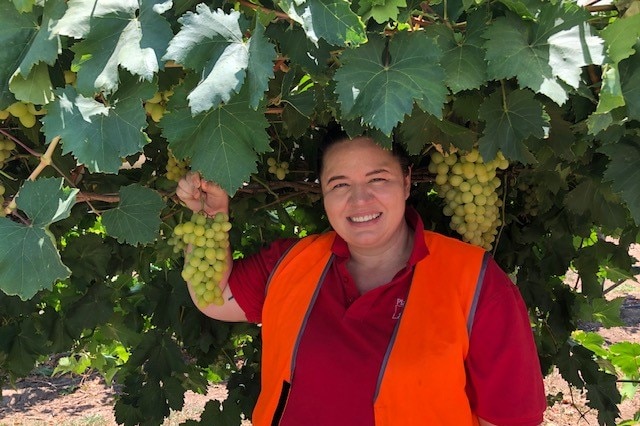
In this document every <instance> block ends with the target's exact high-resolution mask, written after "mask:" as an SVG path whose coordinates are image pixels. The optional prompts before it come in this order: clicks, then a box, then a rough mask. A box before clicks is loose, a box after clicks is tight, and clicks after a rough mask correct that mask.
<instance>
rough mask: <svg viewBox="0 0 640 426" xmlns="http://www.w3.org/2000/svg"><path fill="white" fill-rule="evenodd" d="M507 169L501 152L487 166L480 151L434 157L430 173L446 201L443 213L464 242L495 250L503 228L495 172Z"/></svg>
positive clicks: (500, 202) (437, 153) (433, 155)
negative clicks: (501, 227)
mask: <svg viewBox="0 0 640 426" xmlns="http://www.w3.org/2000/svg"><path fill="white" fill-rule="evenodd" d="M507 167H509V162H508V161H507V159H506V158H505V157H504V155H502V153H501V152H498V155H497V157H496V158H494V159H493V160H491V161H488V162H485V161H484V160H483V159H482V156H481V155H480V153H479V152H478V150H477V149H473V150H472V151H470V152H469V153H467V154H465V155H461V154H458V153H450V154H442V153H440V152H438V151H436V152H434V153H433V154H431V163H430V164H429V171H430V172H431V173H435V174H436V179H435V182H436V186H437V187H438V195H439V196H440V197H441V198H444V199H445V201H446V205H445V207H444V208H443V213H444V214H445V215H446V216H450V217H451V221H450V226H451V228H452V229H453V230H455V231H456V232H457V233H458V234H460V235H461V236H462V239H463V240H464V241H467V242H469V243H471V244H474V245H477V246H480V247H483V248H484V249H486V250H491V249H492V248H493V243H494V241H495V239H496V235H497V234H498V228H499V226H500V225H501V224H502V221H501V219H500V207H501V206H502V200H500V196H499V191H498V188H499V187H500V178H498V177H497V176H496V170H505V169H506V168H507Z"/></svg>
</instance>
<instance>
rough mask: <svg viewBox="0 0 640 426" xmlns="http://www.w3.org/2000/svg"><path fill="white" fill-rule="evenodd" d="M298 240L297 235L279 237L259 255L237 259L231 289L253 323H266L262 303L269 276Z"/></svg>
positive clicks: (232, 274)
mask: <svg viewBox="0 0 640 426" xmlns="http://www.w3.org/2000/svg"><path fill="white" fill-rule="evenodd" d="M296 241H298V240H296V239H294V238H290V239H281V240H276V241H274V242H273V243H271V245H269V246H268V247H266V248H263V249H262V250H260V251H258V252H257V253H255V254H252V255H250V256H248V257H246V258H243V259H237V260H234V261H233V269H232V271H231V276H230V277H229V288H230V289H231V294H232V295H233V297H234V299H236V301H237V302H238V305H239V306H240V308H242V310H243V311H244V313H245V315H246V316H247V320H249V321H250V322H254V323H260V322H262V305H263V304H264V299H265V287H266V285H267V280H268V279H269V275H271V271H273V269H274V268H275V267H276V265H277V264H278V261H279V260H280V258H281V257H282V256H283V255H284V253H286V252H287V250H288V249H289V248H290V247H291V246H292V245H293V244H295V242H296Z"/></svg>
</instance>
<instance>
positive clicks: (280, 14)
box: [239, 0, 293, 22]
mask: <svg viewBox="0 0 640 426" xmlns="http://www.w3.org/2000/svg"><path fill="white" fill-rule="evenodd" d="M239 3H240V4H241V5H243V6H245V7H248V8H249V9H253V10H259V11H260V12H263V13H266V14H272V13H273V14H274V15H275V16H276V17H277V18H278V19H284V20H286V21H289V22H293V19H291V18H290V17H289V15H287V14H286V13H284V12H278V11H277V10H273V9H268V8H266V7H263V6H258V5H257V4H253V3H251V2H250V1H247V0H240V2H239Z"/></svg>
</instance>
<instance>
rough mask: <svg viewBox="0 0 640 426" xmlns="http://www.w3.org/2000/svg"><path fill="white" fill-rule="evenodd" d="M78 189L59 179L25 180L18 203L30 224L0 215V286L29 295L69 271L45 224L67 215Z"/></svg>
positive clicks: (8, 290)
mask: <svg viewBox="0 0 640 426" xmlns="http://www.w3.org/2000/svg"><path fill="white" fill-rule="evenodd" d="M77 193H78V190H77V189H69V188H64V187H63V186H62V179H53V178H46V179H39V180H37V181H35V182H31V181H27V182H25V184H24V186H23V187H22V189H21V190H20V192H19V193H18V197H17V204H18V208H19V209H20V210H22V211H23V212H24V213H25V214H26V215H27V217H28V218H29V220H30V223H29V224H21V223H16V222H14V221H12V220H10V219H8V218H0V289H1V290H2V291H3V292H5V293H6V294H8V295H17V296H19V297H20V298H21V299H23V300H27V299H30V298H31V297H33V296H34V295H35V294H36V293H37V292H38V291H40V290H42V289H45V288H51V286H52V284H53V283H54V282H55V281H56V280H62V279H65V278H67V277H68V276H69V275H70V273H71V272H70V271H69V269H68V268H67V267H66V266H65V265H64V264H63V263H62V261H61V260H60V253H58V250H57V248H56V243H55V239H54V238H53V235H52V234H51V233H50V232H49V230H48V226H49V225H50V224H51V223H53V222H56V221H58V220H61V219H64V218H66V217H68V216H69V212H70V210H71V207H73V204H74V203H75V198H76V194H77Z"/></svg>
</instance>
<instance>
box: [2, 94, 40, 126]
mask: <svg viewBox="0 0 640 426" xmlns="http://www.w3.org/2000/svg"><path fill="white" fill-rule="evenodd" d="M46 113H47V111H46V110H45V109H37V108H36V106H35V105H34V104H32V103H30V102H28V103H26V102H20V101H18V102H14V103H13V104H11V105H9V106H8V107H7V109H5V110H2V111H0V120H5V119H7V118H9V115H11V116H13V117H16V118H17V119H18V120H19V121H20V124H22V125H23V126H24V127H26V128H28V129H29V128H31V127H33V126H35V125H36V116H38V115H44V114H46Z"/></svg>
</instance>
